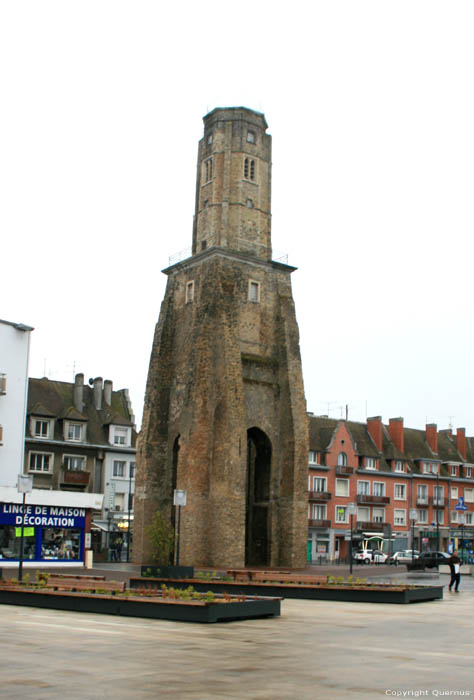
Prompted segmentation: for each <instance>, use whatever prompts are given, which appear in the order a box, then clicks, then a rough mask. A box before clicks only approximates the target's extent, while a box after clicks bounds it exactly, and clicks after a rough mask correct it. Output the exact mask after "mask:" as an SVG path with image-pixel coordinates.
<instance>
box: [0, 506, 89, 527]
mask: <svg viewBox="0 0 474 700" xmlns="http://www.w3.org/2000/svg"><path fill="white" fill-rule="evenodd" d="M85 523H86V509H85V508H69V507H63V506H33V505H25V513H24V518H23V506H22V505H20V504H18V503H1V504H0V525H16V526H18V525H22V524H23V525H24V526H25V527H61V528H68V527H70V528H81V529H82V528H84V527H85Z"/></svg>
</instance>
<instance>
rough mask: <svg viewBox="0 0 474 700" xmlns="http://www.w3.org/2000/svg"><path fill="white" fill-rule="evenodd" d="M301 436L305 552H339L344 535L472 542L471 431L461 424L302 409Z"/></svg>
mask: <svg viewBox="0 0 474 700" xmlns="http://www.w3.org/2000/svg"><path fill="white" fill-rule="evenodd" d="M309 444H310V452H309V460H308V461H309V464H308V526H309V528H308V532H309V535H308V559H309V560H313V561H315V560H318V559H321V558H323V559H326V558H327V559H337V558H343V557H347V556H348V555H349V547H350V540H351V536H352V541H353V544H354V546H357V545H361V544H363V543H364V545H365V544H366V543H368V544H369V546H370V544H371V540H372V546H378V547H383V548H384V549H385V550H386V551H397V550H400V549H408V548H411V547H412V542H413V543H414V548H415V549H418V550H420V551H421V550H442V551H447V550H448V547H449V546H450V545H454V546H457V547H458V548H459V549H460V550H461V549H464V551H465V552H466V553H467V552H469V551H470V550H472V544H473V541H474V438H467V437H466V435H465V430H464V429H463V428H458V429H457V431H456V435H454V434H453V433H452V431H451V430H440V431H438V429H437V426H436V425H435V424H430V425H427V426H426V429H425V430H416V429H412V428H405V427H404V425H403V418H393V419H390V421H389V424H388V425H385V424H383V423H382V419H381V417H380V416H376V417H374V418H368V419H367V422H366V423H358V422H354V421H349V420H336V419H331V418H328V417H327V416H314V415H312V414H309ZM456 506H458V508H456ZM460 506H461V507H462V506H464V507H465V508H466V510H460V509H459V507H460ZM351 514H352V515H351Z"/></svg>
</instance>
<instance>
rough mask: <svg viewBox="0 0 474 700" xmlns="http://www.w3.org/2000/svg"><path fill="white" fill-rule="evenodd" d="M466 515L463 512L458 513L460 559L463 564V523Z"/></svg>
mask: <svg viewBox="0 0 474 700" xmlns="http://www.w3.org/2000/svg"><path fill="white" fill-rule="evenodd" d="M465 522H466V516H465V515H464V513H459V524H460V525H461V561H462V563H463V564H464V523H465Z"/></svg>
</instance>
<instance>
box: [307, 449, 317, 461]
mask: <svg viewBox="0 0 474 700" xmlns="http://www.w3.org/2000/svg"><path fill="white" fill-rule="evenodd" d="M308 462H309V464H317V463H318V453H317V452H315V451H314V450H310V451H309V457H308Z"/></svg>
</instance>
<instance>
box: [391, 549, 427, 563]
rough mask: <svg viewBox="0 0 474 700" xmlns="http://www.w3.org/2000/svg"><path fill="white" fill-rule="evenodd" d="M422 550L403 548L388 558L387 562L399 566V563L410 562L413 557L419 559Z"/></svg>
mask: <svg viewBox="0 0 474 700" xmlns="http://www.w3.org/2000/svg"><path fill="white" fill-rule="evenodd" d="M419 556H420V552H419V551H418V550H417V549H402V550H401V551H400V552H394V553H393V554H392V556H390V557H389V558H388V559H387V564H390V565H394V566H398V565H399V564H408V563H409V562H411V561H412V560H413V559H418V557H419Z"/></svg>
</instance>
